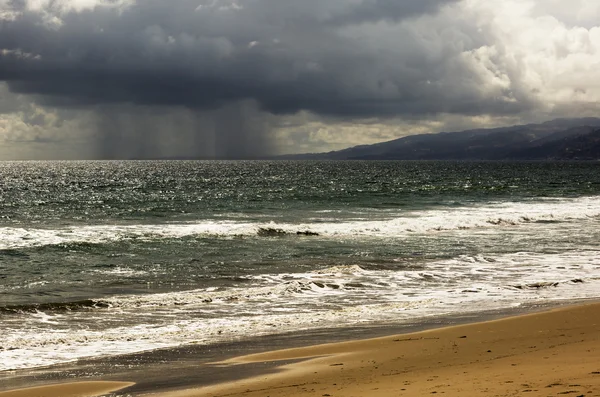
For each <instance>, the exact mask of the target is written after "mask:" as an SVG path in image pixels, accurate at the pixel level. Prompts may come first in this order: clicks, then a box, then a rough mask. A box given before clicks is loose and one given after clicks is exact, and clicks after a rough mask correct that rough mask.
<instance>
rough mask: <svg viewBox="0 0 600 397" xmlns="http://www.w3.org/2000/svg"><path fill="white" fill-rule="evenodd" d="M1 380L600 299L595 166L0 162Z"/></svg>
mask: <svg viewBox="0 0 600 397" xmlns="http://www.w3.org/2000/svg"><path fill="white" fill-rule="evenodd" d="M0 217H1V218H0V333H1V335H2V337H1V339H0V370H7V369H14V368H27V367H35V366H41V365H49V364H53V363H60V362H65V361H71V360H75V359H78V358H82V357H90V356H98V355H107V354H121V353H129V352H137V351H142V350H148V349H156V348H161V347H169V346H177V345H181V344H188V343H204V344H208V343H214V342H217V341H221V340H227V339H231V338H245V337H249V336H255V335H261V334H269V333H278V332H286V331H301V330H303V329H314V328H328V327H345V326H352V325H356V324H375V323H382V322H383V323H402V322H411V321H417V320H418V319H420V318H424V317H427V316H435V315H444V314H459V313H466V312H474V311H481V310H488V309H502V308H507V307H515V306H519V305H523V304H525V303H538V302H539V303H547V302H549V301H556V300H568V299H576V298H590V297H597V296H599V295H600V246H599V244H598V241H600V232H599V230H600V228H599V226H600V164H599V163H454V162H193V161H190V162H175V161H174V162H39V163H37V162H23V163H10V162H8V163H0Z"/></svg>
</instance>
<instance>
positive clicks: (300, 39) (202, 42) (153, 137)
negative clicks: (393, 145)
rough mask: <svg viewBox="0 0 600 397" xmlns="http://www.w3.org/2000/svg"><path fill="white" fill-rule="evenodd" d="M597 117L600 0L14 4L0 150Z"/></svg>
mask: <svg viewBox="0 0 600 397" xmlns="http://www.w3.org/2000/svg"><path fill="white" fill-rule="evenodd" d="M599 110H600V1H598V0H569V1H565V0H0V160H14V159H130V158H157V157H198V158H255V157H261V156H268V155H275V154H288V153H305V152H323V151H330V150H337V149H342V148H346V147H349V146H355V145H361V144H369V143H376V142H381V141H386V140H391V139H395V138H399V137H402V136H406V135H412V134H420V133H434V132H440V131H457V130H463V129H468V128H480V127H497V126H506V125H514V124H521V123H531V122H541V121H546V120H550V119H553V118H559V117H583V116H598V115H599V114H600V112H599Z"/></svg>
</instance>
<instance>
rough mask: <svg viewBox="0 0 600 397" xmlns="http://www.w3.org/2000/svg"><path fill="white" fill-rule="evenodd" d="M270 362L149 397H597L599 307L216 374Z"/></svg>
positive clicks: (84, 389)
mask: <svg viewBox="0 0 600 397" xmlns="http://www.w3.org/2000/svg"><path fill="white" fill-rule="evenodd" d="M273 361H275V362H277V361H281V362H282V363H283V364H282V365H281V367H280V368H279V371H277V372H276V373H270V374H265V375H261V376H255V377H252V378H249V379H240V380H237V381H233V382H226V383H223V384H217V385H212V386H207V387H198V388H191V389H186V390H179V391H170V392H161V390H156V392H155V393H153V394H152V395H153V396H156V397H217V396H242V395H243V396H245V397H259V396H260V397H266V396H269V397H277V396H331V397H335V396H348V397H349V396H382V397H387V396H423V395H436V394H440V395H441V394H443V395H445V396H481V395H486V396H512V395H527V396H563V395H569V396H600V304H597V303H595V304H585V305H577V306H571V307H567V308H559V309H553V310H550V311H546V312H541V313H534V314H524V315H520V316H516V317H510V318H505V319H501V320H494V321H488V322H482V323H475V324H468V325H459V326H453V327H448V328H441V329H433V330H428V331H423V332H416V333H410V334H403V335H395V336H388V337H382V338H376V339H369V340H356V341H349V342H343V343H334V344H326V345H319V346H311V347H305V348H295V349H288V350H279V351H273V352H267V353H260V354H253V355H249V356H243V357H238V358H235V359H231V360H227V361H224V362H220V363H218V365H217V366H215V367H214V370H215V371H219V369H220V368H223V367H224V366H239V368H240V378H241V377H243V376H244V371H245V370H244V368H245V366H246V365H253V364H256V363H264V362H273ZM290 362H292V363H291V364H290ZM123 380H124V381H126V380H127V379H123ZM129 385H130V384H128V383H116V382H110V383H98V382H86V383H72V384H62V385H52V386H47V387H38V388H35V389H21V390H18V391H9V392H3V393H0V397H26V396H27V397H29V396H36V397H41V396H48V397H65V396H73V397H75V396H80V397H87V396H98V395H102V394H104V393H109V392H111V391H114V390H117V389H121V388H123V387H126V386H129Z"/></svg>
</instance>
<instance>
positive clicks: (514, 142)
mask: <svg viewBox="0 0 600 397" xmlns="http://www.w3.org/2000/svg"><path fill="white" fill-rule="evenodd" d="M284 158H294V159H323V160H325V159H330V160H508V159H518V160H528V159H531V160H537V159H565V160H567V159H586V160H588V159H600V118H581V119H557V120H552V121H548V122H545V123H541V124H528V125H518V126H512V127H503V128H492V129H475V130H467V131H460V132H441V133H438V134H424V135H411V136H407V137H403V138H399V139H396V140H393V141H389V142H383V143H377V144H374V145H362V146H355V147H352V148H348V149H344V150H340V151H333V152H329V153H315V154H303V155H293V156H284Z"/></svg>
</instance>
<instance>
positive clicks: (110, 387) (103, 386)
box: [0, 382, 132, 397]
mask: <svg viewBox="0 0 600 397" xmlns="http://www.w3.org/2000/svg"><path fill="white" fill-rule="evenodd" d="M131 385H132V384H131V383H128V382H74V383H62V384H58V385H47V386H41V387H31V388H27V389H19V390H13V391H7V392H0V397H94V396H101V395H103V394H107V393H111V392H114V391H117V390H120V389H124V388H126V387H128V386H131Z"/></svg>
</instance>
